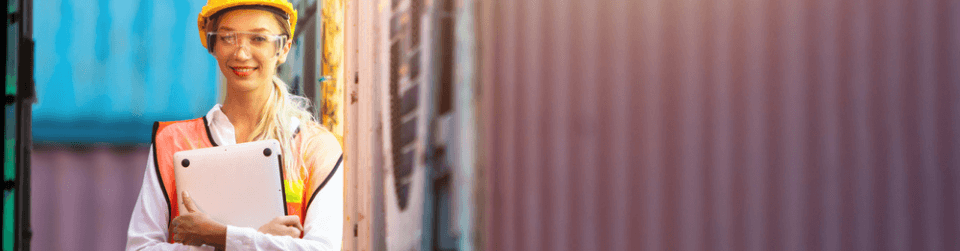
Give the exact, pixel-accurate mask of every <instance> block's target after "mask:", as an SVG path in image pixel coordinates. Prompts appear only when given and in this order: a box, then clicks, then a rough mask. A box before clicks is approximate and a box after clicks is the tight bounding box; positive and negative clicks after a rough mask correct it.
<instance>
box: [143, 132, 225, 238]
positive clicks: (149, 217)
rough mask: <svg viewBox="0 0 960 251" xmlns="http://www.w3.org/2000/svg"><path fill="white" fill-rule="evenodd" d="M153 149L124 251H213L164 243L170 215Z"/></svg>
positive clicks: (148, 159)
mask: <svg viewBox="0 0 960 251" xmlns="http://www.w3.org/2000/svg"><path fill="white" fill-rule="evenodd" d="M153 158H154V157H153V146H150V155H149V157H148V158H147V168H146V170H144V174H143V184H142V185H141V186H140V195H139V196H138V197H137V204H136V206H135V207H134V208H133V215H132V216H130V227H129V228H128V229H127V248H126V249H127V250H214V248H213V247H210V246H204V247H195V246H188V245H183V244H180V243H169V242H167V233H168V232H167V219H168V218H169V217H170V216H169V215H170V212H168V210H167V202H166V200H165V199H164V198H163V193H162V192H161V191H160V183H159V182H160V181H159V180H158V179H157V169H156V167H155V166H154V165H153V163H154V162H153Z"/></svg>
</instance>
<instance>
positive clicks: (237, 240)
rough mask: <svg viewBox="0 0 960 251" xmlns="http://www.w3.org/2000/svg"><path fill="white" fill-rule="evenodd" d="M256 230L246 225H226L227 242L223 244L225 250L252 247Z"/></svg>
mask: <svg viewBox="0 0 960 251" xmlns="http://www.w3.org/2000/svg"><path fill="white" fill-rule="evenodd" d="M257 233H258V232H257V230H256V229H253V228H248V227H235V226H230V225H228V226H227V243H225V245H224V249H226V250H246V249H249V247H253V244H254V240H253V238H256V236H257Z"/></svg>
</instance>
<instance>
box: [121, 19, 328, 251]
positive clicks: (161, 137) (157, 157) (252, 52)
mask: <svg viewBox="0 0 960 251" xmlns="http://www.w3.org/2000/svg"><path fill="white" fill-rule="evenodd" d="M296 19H297V13H296V11H295V10H294V9H293V7H292V5H291V4H290V3H288V2H286V1H285V0H208V1H207V5H206V6H204V7H203V10H202V11H201V12H200V15H199V17H198V20H197V26H198V29H199V30H200V40H201V43H202V44H203V46H204V47H206V48H207V50H208V51H210V53H211V54H212V55H213V56H214V57H215V58H216V59H217V62H218V65H219V68H220V71H221V72H223V75H224V76H225V78H226V81H227V85H226V91H227V94H226V98H225V99H224V101H223V104H222V105H220V104H218V105H216V106H214V107H213V108H212V109H210V111H209V112H207V114H206V116H203V117H201V118H197V119H193V120H185V121H174V122H157V123H156V124H154V129H153V130H154V132H153V142H152V143H153V145H152V146H151V154H150V157H149V161H148V162H147V169H146V172H145V173H144V178H143V186H142V187H141V189H140V196H139V198H137V205H136V207H135V208H134V211H133V216H132V217H131V219H130V228H129V230H128V232H127V234H128V237H127V249H128V250H141V249H149V250H154V249H159V250H177V249H197V248H199V249H219V250H222V249H229V250H234V249H241V250H248V249H249V250H291V249H295V250H304V249H308V250H339V249H340V245H341V237H342V224H343V223H342V222H343V171H338V169H340V168H339V166H340V164H341V162H342V160H343V155H342V150H341V148H340V145H339V143H338V142H337V140H336V138H335V137H334V136H333V134H331V133H330V132H329V131H327V130H325V129H323V128H322V127H321V126H320V125H319V124H318V123H316V122H315V121H314V120H313V117H312V116H311V115H310V113H309V112H307V111H306V110H305V106H306V101H304V99H303V98H302V97H297V96H293V95H290V94H289V93H288V91H287V86H286V84H284V83H283V82H282V81H281V80H280V79H279V78H277V77H276V69H277V66H278V65H280V64H282V63H283V62H284V61H285V60H286V57H287V53H288V52H289V51H290V46H291V39H290V38H291V37H292V36H293V34H294V30H295V28H296V27H295V25H296ZM265 139H277V140H278V141H280V143H281V148H282V151H283V153H282V156H283V166H284V167H285V168H284V188H285V189H284V190H285V194H284V197H285V201H286V207H287V211H288V212H289V215H287V216H281V217H277V218H276V219H274V220H273V221H271V222H270V223H267V224H265V225H263V226H261V227H259V228H258V229H252V228H242V227H235V226H228V225H224V224H222V223H219V222H216V221H214V220H212V219H211V218H210V217H209V216H207V215H206V214H204V213H203V212H201V211H199V210H196V206H194V202H193V201H192V199H191V198H190V196H189V194H187V193H184V194H177V193H176V188H175V185H176V182H175V181H174V175H173V163H172V162H173V153H175V152H178V151H183V150H190V149H196V148H204V147H211V146H218V145H230V144H236V143H243V142H248V141H257V140H265ZM288 156H289V157H288ZM291 167H294V168H291ZM228 175H229V174H224V176H225V178H229V176H228ZM181 199H182V200H183V204H184V205H185V206H186V208H187V212H179V209H178V206H177V205H178V204H177V203H178V200H181ZM171 205H172V206H171Z"/></svg>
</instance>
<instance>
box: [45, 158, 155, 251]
mask: <svg viewBox="0 0 960 251" xmlns="http://www.w3.org/2000/svg"><path fill="white" fill-rule="evenodd" d="M149 149H150V148H149V146H135V147H134V146H123V147H117V146H107V145H99V146H98V145H82V146H74V147H63V146H49V145H47V146H36V147H35V148H34V151H33V158H32V163H33V166H32V167H31V168H30V169H31V172H32V175H33V176H32V178H33V182H31V185H32V187H31V190H30V199H31V203H32V208H31V210H32V211H31V215H30V216H31V218H30V221H31V223H32V224H31V228H32V230H33V239H32V240H31V245H32V248H33V249H34V250H123V249H124V247H125V246H126V243H127V227H128V226H129V224H130V216H131V215H132V213H133V207H134V206H135V205H136V202H137V196H138V195H139V194H140V187H141V183H142V182H143V174H144V173H143V172H144V169H145V168H146V166H147V154H148V151H149Z"/></svg>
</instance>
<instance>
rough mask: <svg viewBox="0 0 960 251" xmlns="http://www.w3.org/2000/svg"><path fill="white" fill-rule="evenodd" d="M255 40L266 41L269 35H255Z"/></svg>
mask: <svg viewBox="0 0 960 251" xmlns="http://www.w3.org/2000/svg"><path fill="white" fill-rule="evenodd" d="M253 41H254V42H261V43H262V42H266V41H267V37H266V36H254V37H253Z"/></svg>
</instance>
